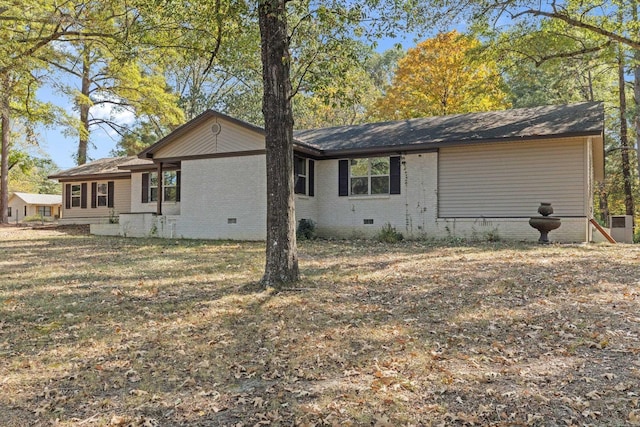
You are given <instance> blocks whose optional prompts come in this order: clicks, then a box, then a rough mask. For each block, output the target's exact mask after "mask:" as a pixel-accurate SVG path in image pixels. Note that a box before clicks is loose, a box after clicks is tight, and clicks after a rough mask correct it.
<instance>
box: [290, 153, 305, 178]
mask: <svg viewBox="0 0 640 427" xmlns="http://www.w3.org/2000/svg"><path fill="white" fill-rule="evenodd" d="M293 173H294V174H296V175H305V176H306V175H307V160H306V159H303V158H302V157H294V158H293Z"/></svg>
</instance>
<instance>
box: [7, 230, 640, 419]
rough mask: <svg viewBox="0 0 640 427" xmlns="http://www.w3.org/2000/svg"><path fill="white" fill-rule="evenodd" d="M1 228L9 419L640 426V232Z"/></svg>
mask: <svg viewBox="0 0 640 427" xmlns="http://www.w3.org/2000/svg"><path fill="white" fill-rule="evenodd" d="M300 246H301V247H300V265H301V271H302V275H303V277H302V280H301V281H300V283H299V284H298V285H297V286H298V287H297V288H295V289H291V290H287V291H283V292H280V293H277V292H273V291H261V290H259V289H258V288H257V286H256V282H257V281H258V280H259V278H260V276H261V273H262V268H263V262H264V260H263V250H264V247H263V244H260V243H238V242H201V241H174V240H145V239H121V238H99V237H93V236H87V235H85V230H83V229H40V230H39V229H24V228H18V227H3V228H0V414H1V415H0V424H1V425H6V426H23V425H60V426H128V425H131V426H178V425H187V426H218V425H224V426H226V425H231V426H256V425H299V426H314V425H341V426H361V425H373V426H378V427H384V426H403V425H407V426H409V425H416V426H430V425H434V426H439V425H446V426H448V425H456V426H457V425H477V426H480V425H482V426H485V425H487V426H529V425H531V426H556V425H558V426H585V425H594V426H596V425H597V426H621V425H640V396H639V394H640V387H639V385H638V384H639V383H640V341H639V335H640V310H639V308H640V247H638V246H631V245H615V246H608V245H606V246H605V245H550V246H538V245H525V244H505V243H495V244H458V245H447V244H446V242H445V243H443V242H440V243H435V242H403V243H401V244H397V245H382V244H378V243H374V242H365V241H353V242H351V241H339V242H336V241H333V242H332V241H315V242H303V243H302V244H301V245H300Z"/></svg>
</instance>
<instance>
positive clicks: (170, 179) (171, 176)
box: [163, 172, 177, 187]
mask: <svg viewBox="0 0 640 427" xmlns="http://www.w3.org/2000/svg"><path fill="white" fill-rule="evenodd" d="M176 182H177V178H176V173H175V172H165V173H164V183H163V184H164V185H165V186H167V187H175V185H176Z"/></svg>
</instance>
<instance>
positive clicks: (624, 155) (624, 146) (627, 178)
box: [618, 44, 634, 215]
mask: <svg viewBox="0 0 640 427" xmlns="http://www.w3.org/2000/svg"><path fill="white" fill-rule="evenodd" d="M624 54H625V52H624V49H622V46H621V45H620V44H619V46H618V93H619V97H620V154H621V160H622V180H623V183H624V195H625V197H624V206H625V214H626V215H633V214H634V206H633V190H632V188H631V181H632V178H631V167H630V162H629V151H630V148H631V147H630V146H629V136H628V131H627V97H626V86H627V85H626V81H625V57H624Z"/></svg>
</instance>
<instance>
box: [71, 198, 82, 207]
mask: <svg viewBox="0 0 640 427" xmlns="http://www.w3.org/2000/svg"><path fill="white" fill-rule="evenodd" d="M71 207H72V208H77V207H80V197H72V198H71Z"/></svg>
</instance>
